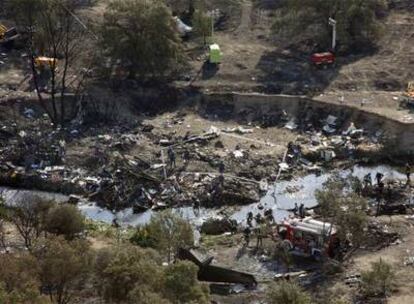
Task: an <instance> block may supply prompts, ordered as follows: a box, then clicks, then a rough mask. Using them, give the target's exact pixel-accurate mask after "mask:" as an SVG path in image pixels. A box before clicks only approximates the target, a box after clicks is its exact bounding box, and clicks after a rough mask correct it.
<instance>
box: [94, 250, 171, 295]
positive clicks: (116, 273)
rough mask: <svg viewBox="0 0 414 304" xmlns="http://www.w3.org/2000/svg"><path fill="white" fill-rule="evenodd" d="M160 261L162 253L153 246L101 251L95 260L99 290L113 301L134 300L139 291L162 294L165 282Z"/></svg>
mask: <svg viewBox="0 0 414 304" xmlns="http://www.w3.org/2000/svg"><path fill="white" fill-rule="evenodd" d="M160 264H161V260H160V258H159V256H158V255H157V253H156V252H155V251H153V250H150V249H142V248H139V247H136V246H131V245H130V246H121V247H120V248H118V249H117V248H111V249H105V250H101V251H100V252H98V255H97V260H96V263H95V267H96V268H95V269H96V274H97V278H98V280H97V285H98V289H99V290H100V292H101V293H102V295H103V296H104V298H105V299H106V300H108V301H112V302H114V303H121V302H125V301H128V300H131V301H132V300H134V299H136V297H137V295H139V294H140V292H146V293H148V294H153V293H159V292H160V290H162V284H163V273H162V269H161V267H160ZM135 287H137V289H141V288H144V287H145V289H142V290H141V291H139V290H134V289H135ZM138 303H140V302H138Z"/></svg>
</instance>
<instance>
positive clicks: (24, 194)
mask: <svg viewBox="0 0 414 304" xmlns="http://www.w3.org/2000/svg"><path fill="white" fill-rule="evenodd" d="M334 172H338V171H331V172H329V173H323V174H320V175H316V174H309V175H306V176H304V177H298V178H295V179H293V180H290V181H279V182H276V183H275V184H273V185H271V186H270V187H269V190H268V191H267V193H266V195H264V196H263V197H262V198H261V200H260V202H259V203H254V204H251V205H246V206H236V207H231V208H224V209H225V213H226V214H228V215H229V216H230V217H231V218H232V219H235V220H237V222H238V223H242V224H245V222H246V216H247V213H248V212H249V211H252V212H253V214H256V213H258V212H260V213H263V210H260V209H259V205H262V206H263V207H264V209H272V210H273V215H274V217H275V220H276V221H277V222H280V221H282V220H283V219H284V218H286V217H288V216H289V215H290V212H289V211H287V209H292V208H293V207H294V204H295V203H297V204H298V205H300V204H301V203H303V204H304V205H305V207H308V208H309V207H314V206H316V205H317V202H316V199H315V195H314V193H315V190H317V189H321V188H322V185H323V183H324V182H325V181H326V180H327V179H328V178H329V177H330V176H331V175H332V174H333V173H334ZM369 172H371V175H372V176H373V177H374V176H375V174H376V173H377V172H381V173H382V174H384V178H389V179H401V180H405V175H404V174H402V173H400V172H398V171H396V170H395V169H393V168H392V167H390V166H385V165H380V166H374V167H362V166H355V167H353V168H352V169H349V170H341V171H339V173H340V174H341V175H343V176H346V175H348V174H350V173H352V174H353V175H354V176H356V177H358V178H360V179H362V178H363V177H364V176H365V175H366V174H367V173H369ZM0 196H1V197H2V198H3V199H4V201H5V203H6V204H7V205H9V206H13V205H14V204H15V203H16V202H18V201H19V200H22V199H25V198H26V199H27V198H28V197H30V196H40V197H42V198H45V199H51V200H55V201H57V202H65V201H67V200H68V196H65V195H62V194H57V193H50V192H41V191H36V190H18V189H11V188H6V187H0ZM78 208H79V209H80V210H81V212H82V213H83V214H84V215H85V216H86V217H87V218H89V219H92V220H94V221H101V222H105V223H112V220H113V219H114V218H115V216H116V217H117V219H118V222H119V223H120V224H121V225H124V226H128V225H130V226H138V225H144V224H146V223H148V222H149V220H150V219H151V216H152V215H153V214H154V212H156V211H152V210H148V211H145V212H143V213H139V214H133V212H132V208H127V209H124V210H122V211H119V212H117V213H116V214H114V213H113V212H111V211H110V210H108V209H103V208H100V207H98V206H97V205H96V204H95V203H93V202H86V203H79V204H78ZM173 210H174V212H175V213H177V214H179V215H180V216H182V217H183V218H185V219H187V220H189V221H190V222H191V223H192V224H193V225H194V226H200V225H201V224H202V223H203V222H204V221H205V220H207V219H208V218H211V217H216V216H218V215H219V214H220V213H221V211H223V208H219V209H206V208H200V209H199V210H194V209H193V207H180V208H174V209H173Z"/></svg>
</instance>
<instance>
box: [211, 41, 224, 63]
mask: <svg viewBox="0 0 414 304" xmlns="http://www.w3.org/2000/svg"><path fill="white" fill-rule="evenodd" d="M222 55H223V54H222V53H221V51H220V46H219V45H218V44H217V43H214V44H211V45H210V53H209V61H210V63H216V64H217V63H221V57H222Z"/></svg>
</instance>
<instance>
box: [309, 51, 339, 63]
mask: <svg viewBox="0 0 414 304" xmlns="http://www.w3.org/2000/svg"><path fill="white" fill-rule="evenodd" d="M311 61H312V63H313V64H314V65H316V66H321V65H329V64H333V63H335V54H334V53H332V52H324V53H315V54H312V56H311Z"/></svg>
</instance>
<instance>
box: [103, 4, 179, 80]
mask: <svg viewBox="0 0 414 304" xmlns="http://www.w3.org/2000/svg"><path fill="white" fill-rule="evenodd" d="M101 42H102V45H103V48H104V50H105V53H106V54H107V55H108V56H109V58H110V59H111V62H112V63H113V65H115V64H117V63H118V62H120V64H121V66H122V67H124V68H126V69H127V70H128V71H129V75H130V77H132V78H138V79H140V80H148V79H157V80H160V79H164V78H165V77H167V76H169V75H170V74H171V73H172V72H173V71H175V70H176V68H177V67H178V66H179V63H180V62H181V61H182V59H183V50H182V46H181V41H180V38H179V36H178V33H177V29H176V24H175V22H174V20H173V18H172V15H171V12H170V11H169V10H168V8H167V7H166V5H165V4H164V2H163V1H161V0H115V1H112V2H111V3H110V4H109V5H108V7H107V10H106V11H105V15H104V22H103V25H102V28H101Z"/></svg>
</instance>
